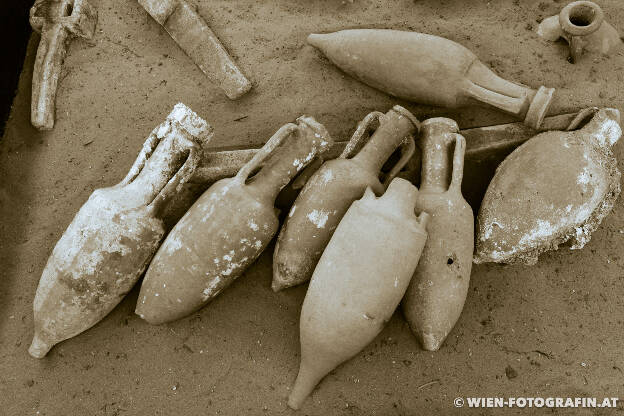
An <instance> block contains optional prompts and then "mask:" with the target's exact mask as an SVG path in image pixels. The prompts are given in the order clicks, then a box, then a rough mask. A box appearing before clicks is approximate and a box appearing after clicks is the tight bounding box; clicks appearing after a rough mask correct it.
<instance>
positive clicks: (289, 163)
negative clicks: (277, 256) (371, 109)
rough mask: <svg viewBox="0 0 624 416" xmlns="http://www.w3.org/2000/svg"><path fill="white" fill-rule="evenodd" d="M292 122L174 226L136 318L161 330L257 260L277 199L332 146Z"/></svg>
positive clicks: (319, 129) (317, 131)
mask: <svg viewBox="0 0 624 416" xmlns="http://www.w3.org/2000/svg"><path fill="white" fill-rule="evenodd" d="M297 121H298V123H297V124H293V123H289V124H286V125H285V126H283V127H282V128H280V129H279V130H278V131H277V132H276V133H275V134H274V135H273V137H272V138H271V139H270V140H269V141H268V142H267V143H266V144H265V145H264V147H263V148H262V149H261V150H260V151H259V152H258V153H256V154H255V155H254V157H253V158H252V159H251V160H250V161H249V162H247V163H246V164H245V165H244V166H243V168H242V169H241V170H240V171H239V172H238V174H237V175H236V176H235V177H233V178H226V179H222V180H220V181H218V182H216V183H214V184H213V185H212V186H211V187H210V188H209V189H208V190H207V191H206V192H204V194H203V195H202V196H201V197H200V198H199V199H198V200H197V201H196V202H195V204H193V206H192V207H191V208H190V209H189V210H188V212H187V213H186V214H184V216H183V217H182V219H181V220H180V221H179V222H178V223H177V224H176V225H175V227H174V228H173V230H172V231H171V232H170V233H169V235H168V236H167V238H166V239H165V242H164V243H163V245H162V246H161V247H160V249H159V250H158V253H157V254H156V256H155V257H154V260H153V261H152V263H151V264H150V266H149V269H148V271H147V273H146V275H145V279H144V280H143V284H142V286H141V292H140V293H139V299H138V301H137V307H136V313H137V314H138V315H139V316H140V317H141V318H143V319H145V320H146V321H147V322H149V323H151V324H161V323H164V322H170V321H173V320H176V319H180V318H183V317H185V316H187V315H189V314H190V313H192V312H195V311H196V310H198V309H200V308H201V307H202V306H204V305H205V304H207V303H208V302H210V301H211V300H212V299H214V298H215V297H216V296H217V295H218V294H219V293H220V292H221V291H222V290H223V289H225V288H226V287H227V286H229V285H230V284H231V283H232V282H233V281H234V280H235V279H236V278H238V277H239V276H240V275H242V274H243V272H244V271H245V269H247V267H249V266H250V265H251V264H252V263H253V262H254V261H255V260H256V259H257V258H258V256H260V254H261V253H262V251H263V250H264V249H265V248H266V246H267V245H268V244H269V242H270V241H271V239H272V238H273V236H274V235H275V233H276V232H277V229H278V226H279V222H278V217H277V209H276V208H275V207H274V202H275V198H276V197H277V195H278V193H279V192H280V190H281V189H282V188H283V187H284V186H286V185H287V184H288V183H289V182H290V180H291V179H292V178H293V177H295V176H296V175H297V173H298V172H299V171H300V170H301V169H303V168H304V167H305V166H306V165H307V164H308V163H310V162H311V161H312V160H313V159H314V158H315V157H316V156H317V155H319V154H320V153H322V152H324V151H325V150H327V149H328V148H329V147H330V146H331V143H332V140H331V138H330V137H329V134H328V133H327V130H326V129H325V127H324V126H323V125H321V124H320V123H318V122H316V121H315V120H314V119H313V118H310V117H300V118H299V119H297ZM265 159H266V160H265ZM261 164H263V167H262V168H261V169H260V170H259V171H258V173H256V174H255V175H253V176H251V175H252V174H253V173H254V171H255V170H256V169H257V168H258V167H259V166H260V165H261Z"/></svg>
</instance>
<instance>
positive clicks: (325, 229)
mask: <svg viewBox="0 0 624 416" xmlns="http://www.w3.org/2000/svg"><path fill="white" fill-rule="evenodd" d="M376 124H378V127H377V128H376V129H375V128H374V127H375V125H376ZM418 125H419V123H418V120H417V119H416V118H415V117H414V116H413V115H412V114H411V113H410V112H409V111H407V110H406V109H405V108H403V107H400V106H394V107H393V108H392V109H391V110H390V111H388V112H387V113H386V114H383V113H380V112H373V113H370V114H368V115H367V116H366V118H364V120H362V121H361V122H360V124H359V125H358V127H357V129H356V131H355V133H354V134H353V137H352V138H351V140H350V141H349V144H348V145H347V146H346V147H345V149H344V151H343V152H342V154H341V155H340V156H339V157H338V158H337V159H333V160H329V161H327V162H325V163H324V164H323V165H322V166H321V167H320V168H319V169H318V170H317V171H316V172H315V173H314V174H313V175H312V176H311V177H310V179H309V180H308V181H307V182H306V184H305V186H304V187H303V189H302V190H301V192H300V193H299V195H298V196H297V199H296V200H295V202H294V203H293V205H292V207H291V209H290V212H289V213H288V217H287V218H286V220H285V222H284V225H283V226H282V229H281V231H280V234H279V236H278V239H277V244H276V245H275V252H274V254H273V284H272V286H273V290H275V291H278V290H281V289H284V288H288V287H291V286H295V285H298V284H301V283H304V282H306V281H308V280H309V279H310V277H311V276H312V272H313V271H314V267H315V266H316V263H317V262H318V260H319V258H320V257H321V254H322V253H323V250H324V249H325V246H326V245H327V243H328V242H329V240H330V238H331V236H332V234H333V232H334V230H335V229H336V227H337V226H338V223H339V222H340V219H341V218H342V216H343V215H344V214H345V212H347V209H348V208H349V206H350V205H351V204H352V203H353V201H355V200H356V199H358V198H361V197H362V195H363V193H364V191H365V190H366V187H371V189H372V190H373V191H374V192H375V193H377V194H381V193H382V192H383V190H384V188H385V186H387V184H388V183H389V181H390V180H392V178H394V176H395V175H396V174H397V173H398V172H399V171H400V170H401V168H402V167H403V166H404V165H405V164H406V163H407V162H408V161H409V159H410V158H411V156H412V154H413V152H414V147H415V145H414V140H413V137H412V135H413V134H414V133H415V132H416V131H417V130H418ZM371 130H373V133H372V134H370V136H369V135H368V133H370V131H371ZM367 139H368V141H366V140H367ZM363 142H365V144H364V146H363V147H362V148H361V149H360V150H359V148H360V146H361V145H362V143H363ZM399 147H402V155H401V158H400V159H399V161H398V162H397V163H396V165H395V166H394V168H393V169H392V170H391V171H390V172H389V173H388V175H387V176H386V179H385V181H384V184H382V183H381V182H380V180H379V177H380V173H381V169H382V166H383V165H384V163H385V162H386V161H387V160H388V158H389V157H390V156H391V155H392V153H393V152H394V151H395V150H396V149H397V148H399ZM358 150H359V151H358Z"/></svg>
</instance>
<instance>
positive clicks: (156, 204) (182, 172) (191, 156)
mask: <svg viewBox="0 0 624 416" xmlns="http://www.w3.org/2000/svg"><path fill="white" fill-rule="evenodd" d="M175 143H176V144H177V145H178V146H180V147H186V148H188V151H189V153H188V156H187V158H186V160H185V161H184V164H183V165H182V167H181V168H180V169H178V171H177V172H176V173H175V175H173V177H172V178H171V179H169V181H168V182H167V183H166V184H165V186H164V187H163V188H162V189H161V190H160V192H158V195H156V197H155V198H154V200H153V201H152V202H150V204H149V205H148V206H147V209H148V210H149V211H150V212H152V213H156V212H159V211H160V210H161V209H162V208H163V206H164V204H165V203H166V202H167V201H168V199H169V198H170V197H171V195H173V194H174V193H175V192H177V191H178V187H179V186H180V185H181V184H183V183H184V182H186V181H187V180H188V179H189V178H190V177H191V176H192V175H193V173H194V172H195V169H196V168H197V166H199V162H200V160H201V149H200V148H199V146H198V145H197V143H195V142H193V141H191V140H189V139H187V138H176V141H175ZM144 163H145V162H144Z"/></svg>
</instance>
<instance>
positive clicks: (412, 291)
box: [402, 118, 474, 351]
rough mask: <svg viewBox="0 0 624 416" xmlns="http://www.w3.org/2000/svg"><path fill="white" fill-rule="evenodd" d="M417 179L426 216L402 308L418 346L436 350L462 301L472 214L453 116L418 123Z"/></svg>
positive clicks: (468, 267)
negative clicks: (421, 246) (422, 245)
mask: <svg viewBox="0 0 624 416" xmlns="http://www.w3.org/2000/svg"><path fill="white" fill-rule="evenodd" d="M421 131H422V134H421V141H420V146H421V150H422V171H421V184H420V192H418V198H417V199H416V210H417V211H426V212H427V213H429V214H430V215H431V219H430V220H429V225H428V227H427V231H428V232H429V239H428V240H427V243H426V244H425V248H424V249H423V252H422V255H421V257H420V262H419V263H418V267H417V268H416V271H415V272H414V277H413V278H412V281H411V282H410V285H409V288H408V289H407V293H406V294H405V298H404V299H403V302H402V307H403V313H404V314H405V317H406V318H407V321H408V322H409V325H410V328H411V329H412V332H413V333H414V334H415V335H416V337H417V338H418V340H419V341H420V344H421V345H422V347H423V348H424V349H426V350H429V351H435V350H437V349H439V348H440V345H441V344H442V342H444V340H445V339H446V337H447V335H448V333H449V332H450V331H451V329H452V328H453V326H454V325H455V323H456V322H457V319H459V316H460V315H461V311H462V309H463V307H464V302H465V301H466V295H467V293H468V284H469V282H470V270H471V268H472V252H473V249H474V216H473V214H472V209H471V208H470V205H468V203H467V202H466V200H465V199H464V197H463V196H462V193H461V183H462V176H463V171H464V152H465V150H466V140H465V139H464V138H463V137H462V136H461V135H459V134H457V133H458V132H459V128H458V126H457V123H455V121H453V120H451V119H448V118H431V119H428V120H425V121H424V122H423V123H422V127H421Z"/></svg>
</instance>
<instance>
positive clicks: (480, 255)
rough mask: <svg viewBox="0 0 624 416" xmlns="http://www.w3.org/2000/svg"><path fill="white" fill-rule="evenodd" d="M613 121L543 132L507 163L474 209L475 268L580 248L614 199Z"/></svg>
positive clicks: (607, 112)
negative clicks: (565, 246)
mask: <svg viewBox="0 0 624 416" xmlns="http://www.w3.org/2000/svg"><path fill="white" fill-rule="evenodd" d="M619 119H620V114H619V112H618V110H615V109H602V110H599V111H598V112H597V113H596V114H595V115H594V117H593V118H592V120H591V121H590V122H589V123H588V124H587V125H586V126H585V127H583V128H582V129H580V130H577V131H568V132H565V131H550V132H546V133H541V134H539V135H537V136H535V137H533V138H532V139H530V140H529V141H527V142H526V143H524V144H523V145H522V146H520V147H518V148H517V149H516V150H515V151H514V152H513V153H511V154H510V155H509V156H507V158H506V159H505V160H504V161H503V163H501V165H500V166H499V167H498V169H497V170H496V174H495V176H494V179H492V182H491V183H490V185H489V187H488V190H487V192H486V193H485V197H484V198H483V203H482V205H481V209H480V210H479V216H478V218H477V248H476V254H475V258H474V261H475V263H484V262H498V263H514V262H522V263H526V264H534V263H535V262H536V261H537V258H538V256H539V254H540V253H542V252H544V251H546V250H554V249H557V248H558V246H559V245H560V244H562V243H565V242H567V241H568V240H571V242H572V245H571V248H581V247H583V246H584V245H585V243H587V242H588V241H589V239H590V237H591V233H592V232H593V231H594V230H595V229H596V228H598V225H599V224H600V222H601V221H602V219H603V218H604V217H605V216H606V215H607V214H608V213H609V212H610V211H611V209H612V208H613V204H614V203H615V200H616V199H617V196H618V195H619V193H620V172H619V171H618V169H617V162H616V160H615V158H614V157H613V155H612V153H611V147H612V146H613V144H614V143H616V142H617V141H618V140H619V138H620V136H621V135H622V129H621V128H620V125H619Z"/></svg>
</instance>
